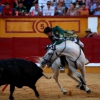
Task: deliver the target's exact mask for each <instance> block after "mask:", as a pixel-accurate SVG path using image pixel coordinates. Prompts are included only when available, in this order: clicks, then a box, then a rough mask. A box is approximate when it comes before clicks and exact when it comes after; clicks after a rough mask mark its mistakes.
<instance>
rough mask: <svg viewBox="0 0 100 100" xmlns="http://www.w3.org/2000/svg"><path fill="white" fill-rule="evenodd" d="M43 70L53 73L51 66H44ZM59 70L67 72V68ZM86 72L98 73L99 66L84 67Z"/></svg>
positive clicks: (99, 71) (99, 70)
mask: <svg viewBox="0 0 100 100" xmlns="http://www.w3.org/2000/svg"><path fill="white" fill-rule="evenodd" d="M44 72H45V73H53V71H52V70H51V68H45V70H44ZM61 72H64V73H67V72H68V70H67V69H65V71H61ZM86 73H100V67H86Z"/></svg>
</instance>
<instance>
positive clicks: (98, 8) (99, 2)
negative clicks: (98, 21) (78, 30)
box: [90, 0, 100, 15]
mask: <svg viewBox="0 0 100 100" xmlns="http://www.w3.org/2000/svg"><path fill="white" fill-rule="evenodd" d="M90 12H91V13H92V15H100V0H96V3H95V4H94V5H93V6H91V8H90Z"/></svg>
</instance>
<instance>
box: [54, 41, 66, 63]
mask: <svg viewBox="0 0 100 100" xmlns="http://www.w3.org/2000/svg"><path fill="white" fill-rule="evenodd" d="M65 48H66V41H65V47H64V48H63V50H62V51H61V52H60V54H61V53H62V52H63V51H64V50H65ZM60 54H57V52H56V56H57V57H60ZM55 60H56V58H55ZM55 60H54V61H55ZM54 61H53V62H54ZM53 62H52V64H53Z"/></svg>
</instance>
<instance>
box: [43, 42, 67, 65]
mask: <svg viewBox="0 0 100 100" xmlns="http://www.w3.org/2000/svg"><path fill="white" fill-rule="evenodd" d="M64 42H65V46H64V48H63V50H62V51H61V52H60V53H59V54H58V53H57V52H56V51H55V50H56V45H53V48H50V49H51V50H53V53H52V54H51V57H50V59H49V60H47V59H45V58H44V57H43V59H44V60H45V61H46V62H48V63H50V65H52V64H53V62H54V61H55V60H56V59H57V58H58V57H60V55H61V53H62V52H63V51H64V50H65V48H66V41H64ZM54 52H55V54H56V58H55V59H54V60H53V61H52V60H51V58H52V56H53V54H54Z"/></svg>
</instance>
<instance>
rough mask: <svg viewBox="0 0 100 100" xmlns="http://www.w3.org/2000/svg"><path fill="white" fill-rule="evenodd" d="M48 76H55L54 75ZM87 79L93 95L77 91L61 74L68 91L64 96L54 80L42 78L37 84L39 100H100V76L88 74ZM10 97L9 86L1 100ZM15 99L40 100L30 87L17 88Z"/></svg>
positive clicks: (71, 81)
mask: <svg viewBox="0 0 100 100" xmlns="http://www.w3.org/2000/svg"><path fill="white" fill-rule="evenodd" d="M47 75H48V76H53V73H49V74H47ZM86 78H87V85H88V87H89V88H90V89H91V91H92V92H91V94H87V93H86V92H85V91H82V90H79V89H77V88H76V85H77V83H76V82H75V81H74V80H72V79H71V78H70V77H69V76H67V75H66V73H60V76H59V81H60V83H61V84H62V86H63V87H64V88H65V89H66V90H67V94H66V95H63V93H62V92H61V91H60V89H59V88H58V85H57V84H56V82H55V80H54V79H53V78H52V79H50V80H47V79H45V78H44V77H42V78H40V79H39V80H38V82H37V83H36V86H37V90H38V92H39V93H40V98H39V100H100V74H90V73H88V74H87V75H86ZM2 87H3V86H2ZM2 87H0V90H1V89H2ZM70 92H71V95H70ZM8 97H9V86H8V87H7V88H6V90H5V91H4V92H3V93H2V94H0V100H9V99H8ZM14 97H15V100H38V98H36V97H35V95H34V92H33V90H31V89H30V88H28V87H23V88H22V89H19V88H16V90H15V92H14Z"/></svg>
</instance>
